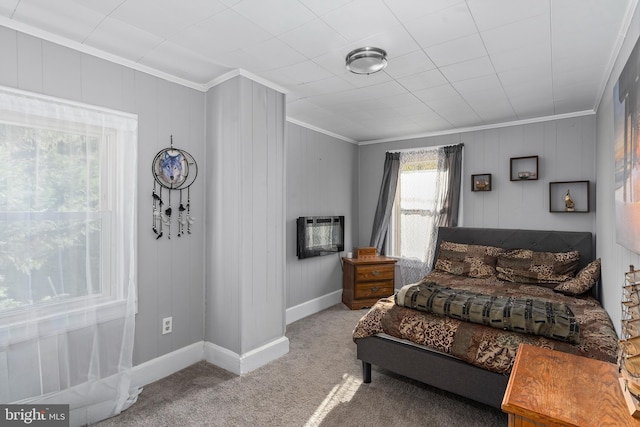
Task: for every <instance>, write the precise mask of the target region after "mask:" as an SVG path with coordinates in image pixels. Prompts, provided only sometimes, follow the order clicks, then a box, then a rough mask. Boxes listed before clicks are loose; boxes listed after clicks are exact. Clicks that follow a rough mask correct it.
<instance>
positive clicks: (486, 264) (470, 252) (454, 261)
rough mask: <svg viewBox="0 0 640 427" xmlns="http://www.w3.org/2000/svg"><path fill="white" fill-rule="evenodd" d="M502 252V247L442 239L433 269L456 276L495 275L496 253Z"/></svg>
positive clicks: (479, 276) (481, 276)
mask: <svg viewBox="0 0 640 427" xmlns="http://www.w3.org/2000/svg"><path fill="white" fill-rule="evenodd" d="M503 252H504V249H502V248H496V247H493V246H482V245H470V244H467V243H453V242H448V241H446V240H443V241H442V242H440V252H439V253H438V259H437V261H436V265H435V269H436V270H440V271H444V272H446V273H451V274H457V275H458V276H469V277H476V278H485V277H493V276H495V275H496V262H497V259H498V255H500V254H501V253H503Z"/></svg>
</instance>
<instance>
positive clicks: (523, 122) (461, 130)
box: [358, 110, 596, 145]
mask: <svg viewBox="0 0 640 427" xmlns="http://www.w3.org/2000/svg"><path fill="white" fill-rule="evenodd" d="M594 114H596V112H595V111H593V110H585V111H577V112H575V113H566V114H556V115H553V116H544V117H536V118H532V119H525V120H516V121H512V122H503V123H494V124H490V125H482V126H470V127H466V128H454V129H447V130H443V131H436V132H427V133H421V134H416V135H408V136H403V137H397V138H385V139H375V140H370V141H360V142H358V145H370V144H382V143H384V142H396V141H405V140H409V139H416V138H426V137H430V136H441V135H451V134H456V133H467V132H477V131H481V130H489V129H499V128H506V127H510V126H521V125H527V124H531V123H541V122H550V121H553V120H562V119H570V118H573V117H582V116H590V115H594Z"/></svg>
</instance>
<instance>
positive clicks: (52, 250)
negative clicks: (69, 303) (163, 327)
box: [0, 124, 103, 311]
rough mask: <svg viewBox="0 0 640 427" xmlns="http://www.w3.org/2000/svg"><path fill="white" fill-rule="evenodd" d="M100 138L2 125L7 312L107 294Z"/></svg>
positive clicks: (2, 260)
mask: <svg viewBox="0 0 640 427" xmlns="http://www.w3.org/2000/svg"><path fill="white" fill-rule="evenodd" d="M100 153H101V151H100V137H99V136H86V135H79V134H76V133H72V132H65V131H60V130H52V129H47V128H44V127H35V126H34V127H26V126H19V125H15V124H0V156H1V158H2V159H3V161H4V162H5V165H6V167H4V168H0V215H2V217H3V219H4V221H3V223H2V225H1V226H0V242H1V243H0V311H2V310H6V309H11V308H16V307H24V306H29V305H33V304H42V303H47V302H52V301H57V300H60V299H68V298H76V297H82V296H86V295H93V294H97V293H100V283H101V279H100V278H101V275H100V268H101V248H102V243H101V234H102V230H101V229H102V228H103V225H102V224H103V222H102V220H101V214H100V176H101V171H100V165H101V160H100Z"/></svg>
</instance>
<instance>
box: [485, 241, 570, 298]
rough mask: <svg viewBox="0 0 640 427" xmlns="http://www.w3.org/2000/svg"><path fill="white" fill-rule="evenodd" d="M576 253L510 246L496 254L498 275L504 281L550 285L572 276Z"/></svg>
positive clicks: (549, 286)
mask: <svg viewBox="0 0 640 427" xmlns="http://www.w3.org/2000/svg"><path fill="white" fill-rule="evenodd" d="M579 261H580V254H579V253H578V251H569V252H536V251H532V250H530V249H513V250H510V251H507V252H505V253H503V254H501V255H500V256H499V257H498V262H497V264H496V270H497V271H498V279H501V280H506V281H508V282H517V283H531V284H537V285H542V286H545V287H548V288H554V287H556V285H558V284H559V283H562V282H565V281H567V280H569V279H572V278H573V277H574V276H575V273H576V270H577V269H578V262H579Z"/></svg>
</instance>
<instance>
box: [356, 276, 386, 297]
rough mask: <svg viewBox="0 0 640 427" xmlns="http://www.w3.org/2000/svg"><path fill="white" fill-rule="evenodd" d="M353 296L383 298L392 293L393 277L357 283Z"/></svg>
mask: <svg viewBox="0 0 640 427" xmlns="http://www.w3.org/2000/svg"><path fill="white" fill-rule="evenodd" d="M355 291H356V292H355V298H356V299H358V298H384V297H388V296H389V295H392V294H393V279H391V280H384V281H380V282H369V283H358V284H357V285H356V288H355Z"/></svg>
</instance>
